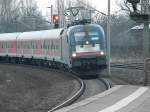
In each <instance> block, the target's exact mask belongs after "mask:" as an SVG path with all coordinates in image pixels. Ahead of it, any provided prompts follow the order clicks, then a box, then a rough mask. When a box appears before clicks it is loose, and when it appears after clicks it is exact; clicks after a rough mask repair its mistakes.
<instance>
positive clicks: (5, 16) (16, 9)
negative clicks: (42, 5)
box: [0, 0, 49, 32]
mask: <svg viewBox="0 0 150 112" xmlns="http://www.w3.org/2000/svg"><path fill="white" fill-rule="evenodd" d="M48 24H49V23H48V22H47V21H46V20H45V18H43V17H42V14H41V13H40V12H39V11H38V7H37V4H36V2H35V0H0V32H16V31H21V32H22V31H29V30H39V29H48ZM41 26H42V27H41Z"/></svg>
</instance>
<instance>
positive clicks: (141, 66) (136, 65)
mask: <svg viewBox="0 0 150 112" xmlns="http://www.w3.org/2000/svg"><path fill="white" fill-rule="evenodd" d="M111 67H113V68H124V69H136V70H144V63H111Z"/></svg>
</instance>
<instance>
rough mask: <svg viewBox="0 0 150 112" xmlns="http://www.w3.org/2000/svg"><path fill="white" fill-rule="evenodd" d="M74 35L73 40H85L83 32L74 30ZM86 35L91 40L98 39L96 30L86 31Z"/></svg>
mask: <svg viewBox="0 0 150 112" xmlns="http://www.w3.org/2000/svg"><path fill="white" fill-rule="evenodd" d="M74 37H75V41H76V42H77V43H78V42H82V41H86V40H87V39H86V33H85V32H76V33H74ZM87 37H88V38H89V39H90V40H91V41H98V40H99V34H98V32H94V31H93V32H88V33H87Z"/></svg>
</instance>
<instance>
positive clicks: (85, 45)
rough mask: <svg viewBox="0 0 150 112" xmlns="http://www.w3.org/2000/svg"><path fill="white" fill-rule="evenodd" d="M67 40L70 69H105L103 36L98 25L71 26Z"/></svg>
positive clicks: (102, 31)
mask: <svg viewBox="0 0 150 112" xmlns="http://www.w3.org/2000/svg"><path fill="white" fill-rule="evenodd" d="M67 38H68V41H69V47H70V53H71V64H72V67H82V68H89V67H106V47H105V34H104V30H103V29H102V27H101V26H100V25H96V24H80V25H75V26H72V27H70V28H69V29H68V36H67Z"/></svg>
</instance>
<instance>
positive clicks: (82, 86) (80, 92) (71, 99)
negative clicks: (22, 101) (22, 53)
mask: <svg viewBox="0 0 150 112" xmlns="http://www.w3.org/2000/svg"><path fill="white" fill-rule="evenodd" d="M3 64H6V65H9V64H11V63H5V62H3ZM11 65H12V64H11ZM13 65H17V66H18V65H19V66H20V65H21V66H23V67H31V68H32V66H33V65H24V64H15V63H13ZM33 67H35V66H33ZM38 69H44V70H52V71H54V72H59V73H60V72H63V71H62V70H57V69H50V68H47V67H38ZM65 72H66V71H65ZM67 73H69V74H68V75H69V76H71V77H73V78H74V79H76V80H77V81H78V82H79V84H80V89H78V91H77V92H76V93H75V94H74V95H72V96H71V97H69V98H67V100H65V101H63V102H62V103H61V104H59V105H56V106H55V107H54V108H51V109H49V110H48V112H53V111H55V110H57V109H60V108H62V107H64V106H67V105H70V104H72V103H73V102H74V101H76V100H77V99H78V98H79V97H80V96H82V95H83V93H84V91H85V89H86V88H85V86H86V87H87V85H85V80H82V79H80V78H79V77H77V76H76V75H79V74H77V73H75V72H73V71H71V70H67ZM101 81H102V83H103V84H104V85H105V90H106V89H109V88H110V87H111V86H110V84H109V82H108V81H107V80H104V79H102V80H101ZM86 82H87V81H86ZM93 82H96V81H94V80H93ZM94 94H96V93H94ZM97 94H98V93H97Z"/></svg>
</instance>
